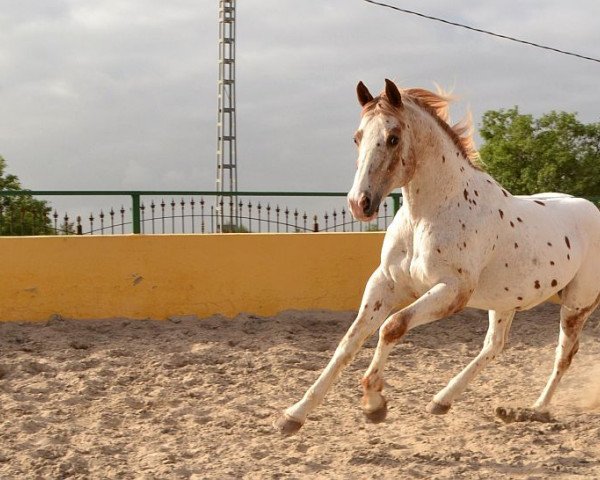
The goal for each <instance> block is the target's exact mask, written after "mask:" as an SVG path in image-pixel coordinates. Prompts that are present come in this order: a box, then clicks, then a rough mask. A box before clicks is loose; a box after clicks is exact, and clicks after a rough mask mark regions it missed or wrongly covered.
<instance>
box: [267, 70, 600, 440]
mask: <svg viewBox="0 0 600 480" xmlns="http://www.w3.org/2000/svg"><path fill="white" fill-rule="evenodd" d="M356 91H357V96H358V101H359V103H360V105H361V107H362V112H361V121H360V125H359V127H358V130H357V131H356V133H355V134H354V142H355V143H356V145H357V149H358V160H357V164H356V165H357V170H356V174H355V177H354V183H353V185H352V188H351V190H350V192H349V193H348V203H349V208H350V210H351V212H352V215H353V216H354V217H355V218H356V219H358V220H361V221H370V220H373V219H374V218H376V216H377V214H378V209H379V206H380V203H381V200H382V199H383V198H385V197H386V196H387V195H388V194H389V193H390V192H392V191H393V190H394V189H396V188H401V189H402V196H403V205H402V208H400V210H399V211H398V213H397V214H396V216H395V218H394V219H393V221H392V223H391V224H390V226H389V227H388V229H387V231H386V233H385V239H384V242H383V247H382V251H381V263H380V265H379V266H378V267H377V269H376V270H375V271H374V273H373V274H372V275H371V277H370V279H369V280H368V282H367V285H366V288H365V291H364V294H363V298H362V301H361V304H360V308H359V311H358V314H357V316H356V319H355V320H354V322H353V323H352V325H351V326H350V328H349V329H348V331H347V332H346V334H345V335H344V337H343V338H342V340H341V341H340V343H339V345H338V347H337V349H336V350H335V353H334V355H333V357H332V358H331V360H330V361H329V363H328V365H327V366H326V368H325V369H324V370H323V371H322V373H321V374H320V376H319V377H318V379H317V380H316V381H315V383H314V384H313V385H312V386H311V387H310V388H309V389H308V390H307V391H306V393H305V395H304V396H303V398H302V399H301V400H300V401H299V402H297V403H296V404H294V405H293V406H291V407H290V408H288V409H287V410H285V411H284V412H283V414H282V415H281V416H280V417H279V418H278V419H276V420H275V422H274V426H275V428H276V429H277V430H279V431H280V432H281V433H283V434H293V433H295V432H297V431H298V430H299V429H300V428H301V427H302V425H303V424H304V423H305V421H306V418H307V416H308V415H309V414H310V412H312V411H313V410H314V409H315V408H316V407H317V406H318V405H319V404H320V403H321V402H322V401H323V399H324V396H325V394H326V392H327V391H328V390H329V389H330V388H331V386H332V384H333V383H334V382H335V380H336V379H337V378H338V377H339V375H340V373H341V372H342V370H343V369H344V367H346V366H347V365H348V364H349V363H350V362H351V361H352V359H353V358H354V356H355V354H356V353H357V351H358V350H359V348H360V347H361V346H362V344H363V343H364V342H365V340H366V339H367V338H368V337H369V336H371V335H372V334H374V333H375V331H376V330H377V329H378V328H379V339H378V344H377V347H376V349H375V353H374V355H373V359H372V361H371V363H370V366H369V367H368V369H367V370H366V372H365V374H364V376H363V378H362V380H361V383H362V389H363V397H362V402H361V403H362V408H363V412H364V413H365V415H366V417H367V420H369V421H371V422H381V421H383V420H384V419H385V417H386V413H387V402H386V399H385V397H384V396H383V394H382V391H383V387H384V366H385V362H386V359H387V357H388V355H389V353H390V351H391V350H392V348H393V347H394V345H395V344H396V343H398V342H399V341H400V339H402V337H404V335H406V333H407V332H408V331H410V330H412V329H413V328H416V327H418V326H420V325H424V324H427V323H430V322H433V321H436V320H439V319H441V318H444V317H446V316H448V315H451V314H453V313H456V312H459V311H460V310H462V309H463V308H465V307H473V308H476V309H483V310H488V311H489V327H488V331H487V334H486V336H485V340H484V342H483V348H482V350H481V352H480V353H479V354H478V355H477V356H476V357H475V358H474V359H473V360H472V361H471V362H470V363H469V364H468V365H467V366H466V367H465V368H464V369H463V370H462V371H461V372H460V373H459V374H458V375H456V376H455V377H454V378H452V379H451V380H450V382H449V383H448V384H447V386H446V387H445V388H443V389H442V390H441V391H439V393H437V394H436V395H434V397H433V399H432V400H431V402H430V403H429V404H428V405H427V407H426V410H427V411H428V412H429V413H432V414H445V413H447V412H448V411H449V410H450V407H451V406H452V403H453V401H454V400H455V399H456V398H457V397H458V396H459V395H460V394H461V393H462V392H463V391H464V390H465V389H466V387H467V384H468V383H469V382H470V381H471V380H472V379H473V378H474V377H475V376H476V375H477V374H478V373H479V372H480V371H481V370H482V369H483V368H484V367H485V366H486V365H487V364H488V363H489V362H490V361H492V360H494V359H495V358H496V356H497V355H498V354H499V353H500V352H501V351H502V350H503V348H504V345H505V343H506V341H507V336H508V332H509V330H510V326H511V322H512V320H513V317H514V315H515V312H517V311H519V310H527V309H530V308H532V307H534V306H536V305H538V304H540V303H542V302H544V301H546V300H548V299H550V298H551V297H553V298H557V299H558V303H560V304H561V308H560V332H559V340H558V346H557V348H556V356H555V361H554V366H553V369H552V372H551V374H550V377H549V379H548V381H547V384H546V386H545V388H544V389H543V391H542V392H541V394H540V396H539V398H538V399H537V401H536V402H535V404H534V405H533V407H532V408H533V410H532V411H533V412H544V411H546V412H547V410H548V405H549V403H550V401H551V399H552V396H553V394H554V393H555V391H556V388H557V386H558V384H559V382H560V380H561V378H562V376H563V375H564V373H565V372H566V371H567V369H568V368H569V365H570V364H571V360H572V359H573V356H574V355H575V354H576V353H577V350H578V348H579V336H580V332H581V330H582V328H583V325H584V323H585V321H586V320H587V318H588V317H589V316H590V314H591V313H592V312H593V311H594V310H595V308H596V307H597V306H598V303H599V302H600V281H599V280H600V212H599V210H598V209H597V207H596V206H595V205H594V204H592V203H591V202H589V201H587V200H585V199H581V198H575V197H573V196H570V195H565V194H560V193H543V194H537V195H531V196H519V195H512V194H511V193H509V192H508V191H507V190H506V189H505V188H503V187H502V186H501V185H500V184H499V183H498V182H497V181H495V180H494V179H493V178H492V177H491V176H490V175H489V174H488V173H486V172H485V171H484V169H483V167H482V165H481V162H480V160H479V159H478V154H477V151H476V149H475V146H474V142H473V138H472V131H473V127H472V120H471V119H470V116H468V117H467V118H466V119H465V120H463V121H461V122H459V123H458V124H455V125H452V126H451V125H450V124H449V123H448V107H449V102H450V101H451V97H450V96H449V95H447V94H445V93H444V92H442V91H438V92H437V93H434V92H431V91H428V90H425V89H421V88H411V89H399V88H398V87H397V86H396V84H395V83H394V82H392V81H390V80H388V79H386V80H385V89H384V90H383V91H382V93H381V94H380V95H379V96H377V97H373V95H371V93H370V92H369V90H368V89H367V87H366V86H365V85H364V84H363V83H362V82H359V83H358V86H357V88H356ZM399 306H401V307H399Z"/></svg>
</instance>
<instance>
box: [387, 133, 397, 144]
mask: <svg viewBox="0 0 600 480" xmlns="http://www.w3.org/2000/svg"><path fill="white" fill-rule="evenodd" d="M388 145H391V146H392V147H393V146H396V145H398V137H397V136H396V135H390V136H389V137H388Z"/></svg>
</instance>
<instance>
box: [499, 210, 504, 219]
mask: <svg viewBox="0 0 600 480" xmlns="http://www.w3.org/2000/svg"><path fill="white" fill-rule="evenodd" d="M498 212H499V213H500V218H504V212H503V211H502V210H498Z"/></svg>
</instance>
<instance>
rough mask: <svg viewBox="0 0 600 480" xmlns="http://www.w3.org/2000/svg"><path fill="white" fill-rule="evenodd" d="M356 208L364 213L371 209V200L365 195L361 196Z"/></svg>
mask: <svg viewBox="0 0 600 480" xmlns="http://www.w3.org/2000/svg"><path fill="white" fill-rule="evenodd" d="M358 206H359V207H360V208H361V209H362V211H363V212H366V211H367V210H369V207H371V199H370V198H369V197H368V196H367V195H361V196H360V200H359V201H358Z"/></svg>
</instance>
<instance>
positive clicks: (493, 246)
mask: <svg viewBox="0 0 600 480" xmlns="http://www.w3.org/2000/svg"><path fill="white" fill-rule="evenodd" d="M494 250H496V244H495V243H494V244H493V245H492V251H494Z"/></svg>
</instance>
